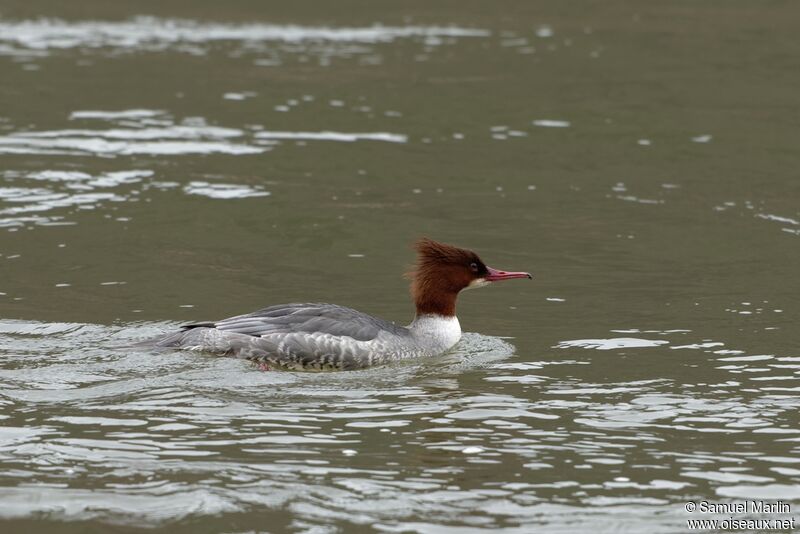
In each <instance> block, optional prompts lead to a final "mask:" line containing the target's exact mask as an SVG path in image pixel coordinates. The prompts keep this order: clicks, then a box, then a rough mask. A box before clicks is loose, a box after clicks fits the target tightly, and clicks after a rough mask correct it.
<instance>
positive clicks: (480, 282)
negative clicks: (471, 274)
mask: <svg viewBox="0 0 800 534" xmlns="http://www.w3.org/2000/svg"><path fill="white" fill-rule="evenodd" d="M488 285H489V281H488V280H487V279H486V278H476V279H475V280H473V281H472V282H470V283H469V285H468V286H467V287H465V288H464V289H475V288H476V287H485V286H488Z"/></svg>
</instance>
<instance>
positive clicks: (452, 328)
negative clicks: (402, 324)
mask: <svg viewBox="0 0 800 534" xmlns="http://www.w3.org/2000/svg"><path fill="white" fill-rule="evenodd" d="M408 329H409V330H410V331H411V335H412V336H413V337H414V338H415V340H416V341H417V343H418V344H419V345H420V346H421V347H424V348H425V349H426V351H428V352H430V353H431V354H438V353H441V352H444V351H446V350H447V349H449V348H450V347H452V346H453V345H455V344H456V343H458V340H459V339H461V325H460V324H459V322H458V318H457V317H444V316H442V315H418V316H417V317H415V318H414V322H412V323H411V324H410V325H408Z"/></svg>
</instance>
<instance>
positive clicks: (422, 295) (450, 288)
mask: <svg viewBox="0 0 800 534" xmlns="http://www.w3.org/2000/svg"><path fill="white" fill-rule="evenodd" d="M414 248H415V249H416V250H417V263H416V266H415V268H414V270H413V271H412V272H411V273H409V276H410V277H411V279H412V281H411V295H412V296H413V298H414V303H415V304H416V306H417V314H418V315H421V314H435V315H444V316H454V315H455V313H456V297H457V296H458V293H459V291H461V290H462V289H464V288H466V287H468V286H469V285H470V283H472V281H473V280H475V279H477V278H481V277H483V276H486V274H487V272H488V271H487V268H486V265H484V263H483V262H482V261H481V259H480V257H478V255H477V254H475V253H474V252H472V251H471V250H467V249H464V248H458V247H455V246H453V245H448V244H446V243H439V242H437V241H434V240H433V239H429V238H427V237H423V238H422V239H420V240H419V241H417V242H416V243H415V244H414Z"/></svg>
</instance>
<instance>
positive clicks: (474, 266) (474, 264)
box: [469, 261, 478, 273]
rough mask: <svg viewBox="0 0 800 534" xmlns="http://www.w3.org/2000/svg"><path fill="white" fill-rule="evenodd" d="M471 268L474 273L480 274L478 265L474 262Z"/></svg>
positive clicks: (470, 265)
mask: <svg viewBox="0 0 800 534" xmlns="http://www.w3.org/2000/svg"><path fill="white" fill-rule="evenodd" d="M469 268H470V269H472V272H474V273H477V272H478V264H477V263H475V262H474V261H473V262H472V263H470V264H469Z"/></svg>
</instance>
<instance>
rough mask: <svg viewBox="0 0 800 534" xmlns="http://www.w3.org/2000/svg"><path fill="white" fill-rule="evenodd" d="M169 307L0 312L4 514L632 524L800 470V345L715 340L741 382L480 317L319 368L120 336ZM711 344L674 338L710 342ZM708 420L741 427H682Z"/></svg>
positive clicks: (777, 483) (770, 487) (407, 525)
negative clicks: (378, 364) (100, 314)
mask: <svg viewBox="0 0 800 534" xmlns="http://www.w3.org/2000/svg"><path fill="white" fill-rule="evenodd" d="M173 327H174V326H173V325H172V324H161V323H158V324H140V325H132V326H124V327H103V326H97V325H86V324H52V323H31V322H21V321H4V322H2V323H0V347H3V348H2V362H3V367H2V370H0V398H2V403H3V405H4V409H3V416H2V417H3V423H4V424H3V428H2V430H1V431H0V458H2V461H3V464H4V472H3V478H4V486H5V487H4V489H2V490H0V493H2V496H3V503H4V506H3V507H2V514H3V515H4V516H5V517H28V516H30V515H31V514H35V513H41V512H46V513H48V514H50V516H51V517H62V518H70V519H73V520H76V519H89V518H99V519H103V520H107V521H112V522H123V523H124V522H131V521H132V522H135V523H137V524H140V523H142V522H144V523H151V524H152V523H161V522H163V521H171V520H177V519H180V518H184V517H189V516H196V515H201V516H202V515H207V514H212V515H213V514H219V513H231V512H236V511H242V510H246V509H248V508H250V507H253V506H259V507H261V506H267V507H270V508H281V507H285V506H289V507H290V508H291V509H292V510H293V512H294V513H295V514H296V515H297V516H298V517H302V518H305V519H306V520H308V521H312V522H316V521H326V519H325V518H329V519H330V518H338V519H339V520H345V521H352V522H354V523H374V522H376V521H378V522H382V523H384V524H385V525H386V528H387V529H389V530H395V529H398V530H407V529H410V530H412V531H424V530H425V528H424V527H422V526H419V525H417V526H415V525H416V523H415V521H413V518H414V517H417V516H419V515H424V516H425V517H426V518H427V519H428V520H429V521H435V522H444V523H447V522H448V521H450V520H451V518H454V517H459V522H460V523H462V524H463V523H465V522H466V523H469V524H473V523H474V524H475V525H479V526H481V527H482V528H494V527H501V526H513V525H517V526H521V525H525V524H531V522H534V523H538V522H542V521H544V522H550V521H557V520H560V519H562V516H563V515H564V514H567V513H571V514H577V515H575V516H574V517H572V518H571V519H570V524H572V525H573V526H579V525H585V524H588V522H590V521H593V520H594V519H593V517H594V516H595V515H596V514H598V513H599V512H600V511H601V510H603V509H604V507H607V506H614V507H616V509H617V510H618V512H617V513H623V514H624V515H626V516H627V518H628V520H629V521H631V523H630V524H629V527H630V528H632V529H635V528H636V527H635V525H637V524H642V523H644V522H646V521H647V522H649V521H652V518H647V517H646V515H647V514H646V513H644V511H643V510H642V509H640V508H639V506H641V505H666V504H667V503H670V502H672V501H673V500H676V499H678V500H679V499H681V498H683V497H682V496H683V495H685V494H687V492H690V494H698V493H699V494H704V495H714V494H717V495H720V496H742V497H745V496H746V497H747V498H777V497H776V494H778V493H780V495H778V497H782V498H787V495H791V492H792V491H794V490H792V489H791V488H793V487H794V486H793V485H792V484H793V481H794V480H796V477H797V476H798V474H800V471H798V470H797V469H795V468H794V467H793V466H796V464H797V463H798V461H799V460H797V458H796V456H795V455H794V454H793V452H792V451H793V449H794V447H795V446H796V445H795V444H796V442H797V440H798V439H800V438H798V437H797V436H798V433H800V431H798V430H797V429H796V428H793V427H789V426H787V422H788V420H787V417H790V416H791V414H793V413H795V412H796V410H797V408H798V400H797V397H796V396H786V395H783V394H779V392H785V391H789V390H788V389H787V388H776V387H775V386H776V385H787V384H791V383H790V382H787V380H791V381H793V382H795V383H796V381H798V380H800V373H798V369H800V365H798V364H797V363H796V362H797V360H798V359H797V358H787V357H781V356H776V357H773V356H758V357H756V356H750V357H748V356H742V357H723V358H717V361H720V362H729V363H730V362H736V368H737V369H736V371H737V372H742V371H749V372H750V373H751V376H749V377H743V379H744V380H746V381H747V384H746V387H748V388H750V389H754V390H757V391H760V392H761V393H762V395H760V396H756V397H750V398H749V399H748V400H745V399H743V398H741V397H740V395H739V390H740V388H741V387H745V386H744V384H741V383H740V382H739V380H742V379H740V378H737V379H736V380H731V377H730V375H729V374H728V373H729V372H731V371H733V369H731V366H730V365H724V366H719V367H718V369H719V370H720V371H719V373H718V377H717V379H718V382H717V383H714V384H707V383H698V382H695V381H692V380H691V379H688V378H685V379H683V380H682V382H681V383H680V384H678V383H676V381H674V380H672V379H667V378H659V377H655V376H652V377H650V378H646V379H638V380H633V381H627V382H616V383H613V382H605V381H604V382H596V381H594V380H593V379H592V375H593V374H594V373H592V372H591V370H592V369H593V368H595V367H597V365H598V362H597V361H595V359H594V358H592V357H587V356H586V353H585V352H582V351H583V350H584V349H583V347H588V346H591V347H592V348H595V349H601V350H605V351H607V352H609V354H608V355H604V356H603V358H604V359H607V358H619V357H620V356H622V355H625V354H627V355H632V356H634V357H635V358H636V359H637V360H639V361H640V362H644V361H645V360H647V359H648V358H651V357H652V356H648V355H647V354H646V351H659V350H660V351H663V350H670V349H668V348H665V347H662V346H659V345H658V344H650V345H646V344H642V343H638V342H632V341H631V339H632V338H617V339H616V340H589V341H591V343H588V342H586V343H584V342H583V341H586V340H583V341H582V342H581V343H574V342H563V343H561V344H560V345H559V347H561V349H562V350H563V349H566V350H570V351H572V352H571V356H572V359H570V358H564V357H563V355H561V354H560V353H558V352H553V353H551V354H549V355H548V356H545V357H544V358H542V359H536V360H532V359H525V360H520V359H519V358H518V357H516V356H515V355H514V353H513V347H511V346H510V345H509V344H508V343H506V342H504V341H502V340H501V339H498V338H492V337H486V336H481V335H478V334H467V335H465V337H464V339H463V340H462V342H461V343H460V344H459V346H458V347H457V349H456V350H455V351H454V352H452V353H451V354H449V355H446V356H444V357H441V358H436V359H434V360H430V361H409V362H405V363H403V364H399V365H396V366H391V367H387V368H377V369H371V370H366V371H354V372H348V373H333V374H321V375H318V374H306V373H279V372H262V371H260V370H259V369H258V367H257V366H255V365H253V364H251V363H250V362H247V361H243V360H237V359H231V358H217V357H213V356H208V355H203V354H199V353H187V352H167V353H158V354H151V353H146V352H135V351H132V350H130V349H124V348H122V349H121V348H114V347H115V346H117V347H119V346H120V345H125V344H128V343H130V342H132V341H135V340H138V339H142V338H143V337H149V336H152V335H153V334H155V333H157V332H160V331H164V330H167V329H170V328H173ZM665 335H668V336H669V335H671V336H676V335H678V336H686V335H687V333H686V332H685V331H679V332H677V333H675V332H673V333H669V332H666V333H665ZM621 340H626V341H625V342H624V343H623V342H622V341H621ZM601 341H608V342H611V343H602V342H601ZM634 341H641V340H634ZM611 345H613V346H611ZM708 345H715V346H716V345H717V344H713V343H712V344H706V345H694V346H686V347H673V348H685V349H691V350H695V351H698V350H699V351H704V352H706V353H709V354H711V360H709V362H710V361H713V359H714V358H715V356H713V352H715V351H713V349H714V347H710V346H708ZM576 351H577V352H576ZM54 355H58V357H57V358H54V357H53V356H54ZM793 362H794V363H793ZM642 365H645V364H644V363H642ZM581 368H583V371H580V369H581ZM587 371H588V373H587ZM466 376H472V377H473V379H474V380H477V381H476V382H474V383H473V382H469V381H466V382H465V377H466ZM580 377H583V378H580ZM508 385H513V387H512V388H509V387H508ZM792 385H793V384H792ZM795 388H796V386H795ZM710 391H713V392H714V395H713V396H711V395H709V392H710ZM565 421H569V423H568V426H566V427H565ZM706 433H709V434H712V435H726V436H731V438H730V439H733V440H735V441H724V440H722V441H720V440H715V441H703V442H702V445H699V446H698V448H697V449H696V450H694V451H689V450H685V449H682V448H678V449H677V450H676V448H675V447H674V440H675V439H677V437H678V436H682V435H688V436H692V435H702V434H706ZM766 442H768V443H769V447H768V449H764V448H763V444H764V443H766ZM762 450H769V451H770V452H769V453H763V452H760V451H762ZM565 466H569V468H568V470H565ZM498 474H499V475H500V476H499V477H498V476H497V475H498ZM598 481H604V482H601V483H598ZM90 486H91V487H93V489H91V490H89V489H85V488H87V487H90ZM782 489H785V490H787V491H789V494H786V493H781V490H782ZM166 495H170V498H169V500H168V501H165V500H164V498H163V497H164V496H166ZM331 495H337V498H336V499H332V498H331ZM547 503H553V504H547ZM555 503H558V504H557V505H556V504H555ZM587 505H588V506H589V507H590V508H589V509H585V508H583V507H584V506H587ZM676 515H677V510H675V511H667V513H666V514H665V516H664V517H663V518H662V519H661V520H659V521H657V523H658V522H662V523H663V524H664V525H668V524H670V522H674V521H675V516H676ZM673 524H674V523H673Z"/></svg>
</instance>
